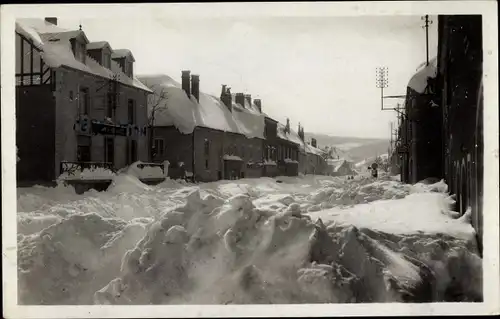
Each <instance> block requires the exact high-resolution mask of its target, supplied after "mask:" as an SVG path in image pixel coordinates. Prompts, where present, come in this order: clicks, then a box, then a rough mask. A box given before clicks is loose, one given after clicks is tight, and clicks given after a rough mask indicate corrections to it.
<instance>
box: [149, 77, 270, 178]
mask: <svg viewBox="0 0 500 319" xmlns="http://www.w3.org/2000/svg"><path fill="white" fill-rule="evenodd" d="M142 79H143V80H144V82H145V83H149V84H150V85H151V88H152V89H153V90H154V91H155V94H159V92H161V90H162V89H164V90H166V99H165V105H162V107H164V109H169V110H171V112H169V113H165V114H163V115H164V116H163V117H162V118H161V117H158V119H157V121H156V122H155V123H154V129H153V138H152V140H153V144H152V145H153V148H154V152H153V154H154V156H153V161H154V162H163V161H166V160H167V161H169V163H170V166H169V176H170V177H171V178H183V177H192V179H193V180H195V181H200V182H209V181H216V180H220V179H229V180H230V179H239V178H247V177H260V176H262V175H263V170H264V163H263V155H264V152H263V147H264V138H263V134H264V117H263V116H260V115H259V114H257V113H258V111H260V107H261V104H260V100H256V101H254V103H252V101H251V97H250V96H248V95H247V96H245V95H242V94H241V93H240V94H237V97H236V99H235V101H233V96H232V95H231V93H230V91H228V88H227V87H226V86H223V90H222V94H221V97H220V98H217V97H214V96H210V95H207V94H204V93H202V92H200V91H199V87H200V86H199V76H197V75H191V74H190V72H189V71H183V72H182V83H177V82H175V81H173V80H172V79H171V78H170V77H168V76H145V77H143V78H142ZM242 97H243V100H242V99H241V98H242ZM186 110H187V113H185V114H186V116H184V114H183V112H185V111H186ZM192 114H196V115H195V117H194V118H193V117H192ZM207 114H210V115H211V116H213V117H212V118H211V119H208V118H203V116H204V115H207ZM246 120H248V121H255V122H256V123H260V122H262V123H261V125H256V127H257V128H260V131H261V132H260V136H259V134H258V133H255V134H253V133H254V132H248V131H245V132H243V131H244V130H243V129H242V128H241V127H242V126H243V127H249V125H246V126H245V125H244V124H248V123H246V122H245V121H246ZM185 126H189V128H188V129H185ZM245 133H246V134H245Z"/></svg>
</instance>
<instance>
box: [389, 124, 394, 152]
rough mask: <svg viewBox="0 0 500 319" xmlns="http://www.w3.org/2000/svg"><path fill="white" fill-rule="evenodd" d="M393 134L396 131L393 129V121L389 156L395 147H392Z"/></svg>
mask: <svg viewBox="0 0 500 319" xmlns="http://www.w3.org/2000/svg"><path fill="white" fill-rule="evenodd" d="M393 135H394V131H393V128H392V122H391V147H390V148H389V156H391V153H392V149H393V147H392V142H393Z"/></svg>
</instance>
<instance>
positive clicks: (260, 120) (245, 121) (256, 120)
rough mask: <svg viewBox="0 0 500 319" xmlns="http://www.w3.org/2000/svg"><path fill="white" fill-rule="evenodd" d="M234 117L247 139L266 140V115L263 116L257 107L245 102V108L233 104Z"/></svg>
mask: <svg viewBox="0 0 500 319" xmlns="http://www.w3.org/2000/svg"><path fill="white" fill-rule="evenodd" d="M232 109H233V112H232V115H233V117H234V119H235V121H236V124H237V125H238V127H239V129H240V132H241V133H242V134H244V135H245V136H247V137H258V138H261V139H263V138H264V127H265V115H264V114H261V113H260V112H259V110H258V109H257V107H256V106H255V105H253V104H252V105H250V104H249V103H248V101H245V107H242V106H241V105H240V104H236V103H234V100H233V103H232Z"/></svg>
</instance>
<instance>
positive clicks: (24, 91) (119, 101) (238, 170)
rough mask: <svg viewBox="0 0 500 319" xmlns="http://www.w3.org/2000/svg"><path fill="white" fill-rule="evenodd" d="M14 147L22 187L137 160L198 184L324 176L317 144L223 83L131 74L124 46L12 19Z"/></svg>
mask: <svg viewBox="0 0 500 319" xmlns="http://www.w3.org/2000/svg"><path fill="white" fill-rule="evenodd" d="M15 37H16V125H17V131H16V145H17V147H18V157H19V161H18V163H17V178H18V183H20V184H23V183H24V184H33V183H45V182H53V181H55V180H56V179H57V178H58V177H59V175H61V174H62V173H64V172H68V171H72V170H73V171H74V170H75V169H83V167H85V168H92V167H103V168H110V169H112V170H118V169H121V168H123V167H126V166H128V165H130V164H132V163H134V162H136V161H142V162H150V163H163V162H164V161H168V162H169V169H168V172H169V175H170V177H173V178H177V177H184V176H192V177H193V179H194V180H197V181H214V180H219V179H237V178H244V177H260V176H278V175H287V176H297V175H298V174H299V173H301V174H325V173H326V168H327V165H326V162H325V160H324V159H323V153H322V150H320V149H319V148H318V147H317V145H316V141H315V140H314V139H313V140H312V141H311V142H310V143H306V142H305V137H304V130H303V128H302V127H300V125H299V129H298V132H295V131H294V130H293V129H291V127H290V122H289V121H288V120H287V123H286V124H282V123H279V122H278V121H276V120H275V119H272V118H271V117H269V116H268V115H266V114H265V113H264V112H263V111H262V101H261V100H260V99H253V100H252V96H251V95H249V94H244V93H236V94H233V93H231V92H230V88H228V87H227V86H225V85H224V86H223V87H222V91H221V95H220V96H218V97H216V96H212V95H209V94H205V93H203V92H202V91H201V90H200V77H199V76H198V75H195V74H191V72H190V71H183V72H182V76H181V83H178V82H176V81H174V80H173V79H172V78H170V77H169V76H166V75H159V76H144V77H140V78H138V77H136V76H135V74H134V62H135V59H134V57H133V55H132V52H130V50H127V49H113V48H112V46H111V44H110V43H108V42H106V41H97V42H91V41H89V39H88V38H87V36H86V35H85V32H84V31H83V30H81V27H80V29H79V30H66V29H63V28H60V27H58V25H57V18H45V19H20V20H18V21H16V32H15Z"/></svg>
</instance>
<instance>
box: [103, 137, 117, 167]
mask: <svg viewBox="0 0 500 319" xmlns="http://www.w3.org/2000/svg"><path fill="white" fill-rule="evenodd" d="M104 147H105V150H104V153H105V159H104V161H105V162H107V163H111V164H112V165H114V163H115V140H114V138H112V137H106V138H105V140H104Z"/></svg>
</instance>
